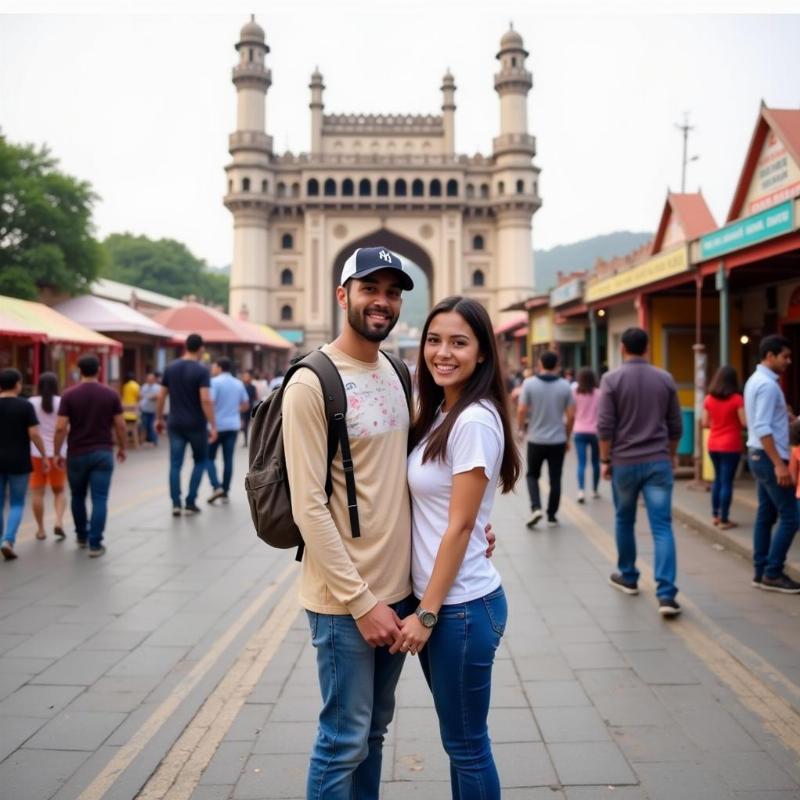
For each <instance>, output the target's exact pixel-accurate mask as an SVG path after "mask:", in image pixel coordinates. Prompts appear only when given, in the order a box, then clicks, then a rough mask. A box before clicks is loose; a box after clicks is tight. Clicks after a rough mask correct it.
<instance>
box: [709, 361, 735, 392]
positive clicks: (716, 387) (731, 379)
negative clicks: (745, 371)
mask: <svg viewBox="0 0 800 800" xmlns="http://www.w3.org/2000/svg"><path fill="white" fill-rule="evenodd" d="M739 391H740V389H739V376H738V375H737V373H736V370H735V369H734V368H733V367H728V366H724V367H720V368H719V369H718V370H717V371H716V373H715V374H714V377H713V378H712V379H711V383H710V384H709V386H708V393H709V394H710V395H711V396H712V397H714V398H716V399H717V400H727V399H728V398H729V397H730V396H731V395H734V394H738V393H739Z"/></svg>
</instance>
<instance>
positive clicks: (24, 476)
mask: <svg viewBox="0 0 800 800" xmlns="http://www.w3.org/2000/svg"><path fill="white" fill-rule="evenodd" d="M29 479H30V473H28V472H22V473H19V474H17V475H9V474H4V473H0V537H1V538H2V539H3V540H4V541H6V542H10V543H11V544H14V542H15V541H16V540H17V531H18V530H19V524H20V522H22V516H23V514H24V513H25V494H26V493H27V491H28V480H29ZM6 486H8V527H6V529H5V532H4V531H3V509H4V507H5V504H6Z"/></svg>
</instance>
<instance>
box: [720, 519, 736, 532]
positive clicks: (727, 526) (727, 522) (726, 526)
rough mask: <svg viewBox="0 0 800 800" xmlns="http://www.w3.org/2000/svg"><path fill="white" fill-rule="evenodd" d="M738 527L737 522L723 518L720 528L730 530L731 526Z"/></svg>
mask: <svg viewBox="0 0 800 800" xmlns="http://www.w3.org/2000/svg"><path fill="white" fill-rule="evenodd" d="M738 527H739V526H738V525H737V524H736V523H735V522H733V521H731V520H729V519H726V520H721V521H720V523H719V529H720V530H721V531H729V530H730V529H731V528H738Z"/></svg>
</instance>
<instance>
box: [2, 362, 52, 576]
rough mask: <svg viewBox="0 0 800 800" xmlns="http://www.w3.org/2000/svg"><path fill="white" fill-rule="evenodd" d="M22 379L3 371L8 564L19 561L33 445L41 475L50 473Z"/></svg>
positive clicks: (5, 550)
mask: <svg viewBox="0 0 800 800" xmlns="http://www.w3.org/2000/svg"><path fill="white" fill-rule="evenodd" d="M21 391H22V375H21V374H20V372H19V371H18V370H16V369H14V368H13V367H9V368H7V369H3V370H0V552H1V553H2V554H3V558H4V559H5V560H6V561H13V560H14V559H15V558H17V554H16V552H15V550H14V544H15V542H16V540H17V531H18V530H19V525H20V522H22V516H23V514H24V513H25V494H26V492H27V491H28V481H29V478H30V474H31V472H32V471H33V464H32V462H31V442H33V444H34V445H35V446H36V449H37V450H38V451H39V452H40V453H41V456H42V473H44V474H45V475H47V473H48V472H49V471H50V460H49V459H48V457H47V451H46V449H45V444H44V440H43V439H42V435H41V432H40V430H39V420H38V419H37V418H36V410H35V409H34V407H33V406H32V405H31V404H30V403H29V402H28V401H27V400H25V399H24V398H22V397H20V396H19V393H20V392H21ZM6 486H8V525H7V527H6V528H5V530H3V511H4V506H5V502H6Z"/></svg>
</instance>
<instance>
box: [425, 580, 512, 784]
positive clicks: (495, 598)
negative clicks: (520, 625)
mask: <svg viewBox="0 0 800 800" xmlns="http://www.w3.org/2000/svg"><path fill="white" fill-rule="evenodd" d="M507 618H508V605H507V603H506V595H505V592H504V591H503V587H502V586H501V587H500V588H498V589H496V590H495V591H493V592H492V593H491V594H488V595H486V596H485V597H481V598H479V599H478V600H472V601H470V602H469V603H457V604H454V605H447V606H442V608H441V610H440V612H439V621H438V622H437V623H436V627H435V628H434V629H433V633H432V634H431V638H430V639H429V640H428V644H427V645H426V646H425V647H424V648H423V649H422V651H421V652H420V654H419V661H420V665H421V666H422V671H423V673H424V674H425V680H426V681H427V682H428V686H429V687H430V689H431V692H432V693H433V703H434V705H435V706H436V713H437V715H438V716H439V731H440V733H441V736H442V744H443V745H444V749H445V751H446V752H447V755H448V756H449V757H450V785H451V790H452V794H453V800H498V798H499V797H500V779H499V777H498V775H497V767H496V766H495V763H494V757H493V756H492V744H491V741H490V739H489V728H488V725H487V721H486V720H487V716H488V714H489V700H490V697H491V690H492V664H493V663H494V654H495V651H496V650H497V648H498V646H499V644H500V638H501V637H502V635H503V632H504V631H505V627H506V620H507Z"/></svg>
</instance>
